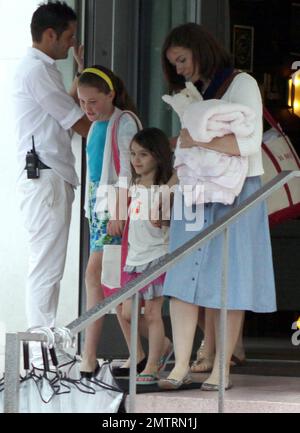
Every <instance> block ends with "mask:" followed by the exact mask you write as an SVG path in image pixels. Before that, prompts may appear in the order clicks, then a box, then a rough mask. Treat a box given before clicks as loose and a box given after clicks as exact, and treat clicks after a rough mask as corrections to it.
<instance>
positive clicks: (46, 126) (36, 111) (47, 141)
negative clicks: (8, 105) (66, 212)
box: [13, 48, 84, 186]
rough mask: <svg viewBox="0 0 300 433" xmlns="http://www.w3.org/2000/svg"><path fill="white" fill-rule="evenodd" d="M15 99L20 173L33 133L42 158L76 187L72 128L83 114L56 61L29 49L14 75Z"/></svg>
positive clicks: (30, 145)
mask: <svg viewBox="0 0 300 433" xmlns="http://www.w3.org/2000/svg"><path fill="white" fill-rule="evenodd" d="M13 98H14V107H15V121H16V133H17V140H18V161H19V165H20V174H21V172H23V171H24V167H25V159H26V154H27V152H29V151H30V150H31V149H32V136H34V139H35V148H36V152H37V154H38V156H39V159H40V160H41V161H42V162H43V163H44V164H46V165H47V166H49V167H51V168H52V169H53V171H54V172H55V173H56V174H57V175H59V176H60V177H62V178H63V179H64V180H65V181H67V182H69V183H70V184H72V185H74V186H77V185H78V177H77V174H76V171H75V158H74V155H73V152H72V148H71V138H72V131H71V127H72V126H73V125H74V124H75V123H76V122H77V121H78V120H79V119H81V118H82V117H83V115H84V113H83V112H82V110H81V109H80V108H79V106H78V105H77V104H76V103H75V101H74V99H73V98H72V97H71V96H70V95H69V94H68V93H67V92H66V89H65V87H64V84H63V81H62V76H61V73H60V72H59V70H58V69H57V66H56V62H55V60H53V59H52V58H51V57H49V56H47V55H46V54H45V53H43V52H42V51H40V50H38V49H35V48H29V49H28V52H27V55H26V56H25V57H24V58H23V60H22V61H21V62H20V63H19V66H18V69H17V72H16V75H15V80H14V92H13Z"/></svg>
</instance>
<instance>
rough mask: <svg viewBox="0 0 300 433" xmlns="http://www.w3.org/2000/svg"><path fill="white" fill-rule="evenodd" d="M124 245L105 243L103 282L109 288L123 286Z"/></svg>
mask: <svg viewBox="0 0 300 433" xmlns="http://www.w3.org/2000/svg"><path fill="white" fill-rule="evenodd" d="M121 253H122V245H104V246H103V259H102V273H101V284H102V285H103V286H105V287H106V288H108V289H119V288H120V287H121Z"/></svg>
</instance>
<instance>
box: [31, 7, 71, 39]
mask: <svg viewBox="0 0 300 433" xmlns="http://www.w3.org/2000/svg"><path fill="white" fill-rule="evenodd" d="M74 21H77V15H76V13H75V12H74V11H73V9H72V8H70V6H68V5H67V4H66V3H65V2H60V1H56V2H52V1H48V2H47V3H45V4H41V5H40V6H39V7H38V9H37V10H36V11H35V12H34V14H33V16H32V20H31V35H32V40H33V42H41V40H42V36H43V33H44V31H45V30H47V29H49V28H51V29H53V30H54V31H55V33H56V35H57V37H58V38H59V37H60V36H61V35H62V33H63V32H64V31H65V30H67V28H68V27H69V23H70V22H74Z"/></svg>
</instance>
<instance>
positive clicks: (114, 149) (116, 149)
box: [111, 110, 142, 176]
mask: <svg viewBox="0 0 300 433" xmlns="http://www.w3.org/2000/svg"><path fill="white" fill-rule="evenodd" d="M124 114H129V115H130V116H131V117H132V118H133V119H134V121H135V123H136V126H137V129H138V131H140V130H141V129H142V124H141V121H140V119H139V118H138V117H137V116H136V115H135V114H134V113H133V112H132V111H129V110H124V111H122V113H121V114H120V115H119V116H118V117H117V119H116V120H115V123H114V124H113V127H112V140H111V143H112V153H113V159H114V164H115V170H116V173H117V176H119V174H120V169H121V166H120V156H119V146H118V130H119V125H120V120H121V117H122V116H123V115H124Z"/></svg>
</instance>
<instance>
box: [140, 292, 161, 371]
mask: <svg viewBox="0 0 300 433" xmlns="http://www.w3.org/2000/svg"><path fill="white" fill-rule="evenodd" d="M163 301H164V299H163V297H162V296H161V297H159V298H155V299H152V300H151V301H146V302H145V320H146V323H147V325H148V332H149V353H148V359H147V365H146V367H145V369H144V371H143V372H142V374H155V373H157V368H158V362H159V359H160V357H161V356H162V355H163V354H164V346H165V327H164V323H163V320H162V315H161V309H162V305H163Z"/></svg>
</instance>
